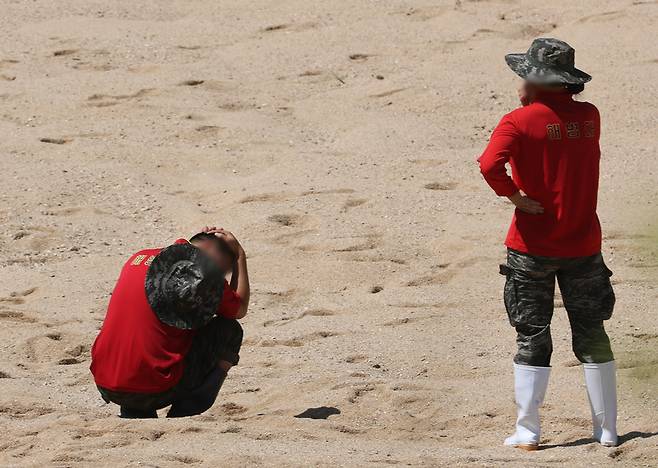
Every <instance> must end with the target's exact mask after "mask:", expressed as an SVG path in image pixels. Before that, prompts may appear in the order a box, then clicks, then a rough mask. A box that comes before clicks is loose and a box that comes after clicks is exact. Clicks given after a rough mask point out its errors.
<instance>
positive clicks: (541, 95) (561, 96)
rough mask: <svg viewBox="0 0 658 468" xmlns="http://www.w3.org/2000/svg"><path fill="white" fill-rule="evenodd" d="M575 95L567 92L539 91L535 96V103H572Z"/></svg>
mask: <svg viewBox="0 0 658 468" xmlns="http://www.w3.org/2000/svg"><path fill="white" fill-rule="evenodd" d="M572 98H573V94H571V93H568V92H566V91H543V90H542V91H538V92H537V94H536V95H535V101H559V102H564V101H571V100H572Z"/></svg>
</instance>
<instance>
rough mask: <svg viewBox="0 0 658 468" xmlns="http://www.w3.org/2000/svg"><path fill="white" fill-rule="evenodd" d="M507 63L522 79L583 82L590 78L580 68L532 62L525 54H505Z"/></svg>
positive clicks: (566, 82)
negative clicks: (555, 66) (564, 68)
mask: <svg viewBox="0 0 658 468" xmlns="http://www.w3.org/2000/svg"><path fill="white" fill-rule="evenodd" d="M505 62H507V65H508V66H509V67H510V68H511V69H512V71H514V73H516V74H517V75H519V76H520V77H521V78H523V79H524V80H527V81H530V82H533V83H539V84H584V83H587V82H588V81H590V80H591V79H592V77H591V76H590V75H588V74H587V73H585V72H584V71H582V70H579V69H577V68H573V69H572V70H561V69H559V68H553V67H548V66H545V65H539V64H535V63H532V62H530V61H529V60H528V57H527V55H526V54H507V55H506V56H505Z"/></svg>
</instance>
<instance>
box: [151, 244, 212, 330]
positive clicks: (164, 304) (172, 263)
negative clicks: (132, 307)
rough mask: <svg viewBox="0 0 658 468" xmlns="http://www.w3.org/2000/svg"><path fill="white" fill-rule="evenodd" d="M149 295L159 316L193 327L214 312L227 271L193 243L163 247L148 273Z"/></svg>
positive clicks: (173, 323) (167, 321) (179, 325)
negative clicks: (221, 268)
mask: <svg viewBox="0 0 658 468" xmlns="http://www.w3.org/2000/svg"><path fill="white" fill-rule="evenodd" d="M145 289H146V297H147V299H148V302H149V305H150V306H151V309H152V310H153V312H154V313H155V315H156V316H157V317H158V319H159V320H160V321H161V322H162V323H164V324H166V325H171V326H172V327H176V328H179V329H182V330H194V329H197V328H200V327H202V326H204V325H205V324H207V323H208V322H209V321H210V319H211V318H212V317H213V316H214V315H215V313H216V312H217V309H218V308H219V305H220V303H221V301H222V295H223V292H224V272H222V271H221V270H220V269H219V268H218V267H217V265H216V264H215V263H214V262H213V261H212V260H211V259H210V258H209V257H208V256H207V255H206V254H205V253H203V252H202V251H201V250H199V249H197V248H196V247H194V246H193V245H191V244H174V245H171V246H169V247H167V248H166V249H163V250H162V251H161V252H160V253H159V254H158V255H157V256H156V257H155V258H154V259H153V262H152V263H151V265H150V266H149V269H148V271H147V273H146V281H145Z"/></svg>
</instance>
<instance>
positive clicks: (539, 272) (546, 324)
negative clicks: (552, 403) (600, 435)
mask: <svg viewBox="0 0 658 468" xmlns="http://www.w3.org/2000/svg"><path fill="white" fill-rule="evenodd" d="M501 273H504V274H505V275H506V277H507V281H506V283H505V294H504V296H505V307H506V309H507V314H508V318H509V321H510V324H511V325H512V326H513V327H514V328H515V329H516V332H517V338H516V342H517V347H518V350H517V353H516V356H515V357H514V393H515V399H516V404H517V421H516V431H515V433H514V434H513V435H512V436H511V437H508V438H507V439H506V440H505V445H511V446H514V447H519V448H522V449H525V450H536V449H537V448H538V445H539V440H540V435H541V434H540V432H541V431H540V420H539V407H540V406H541V404H542V402H543V400H544V396H545V394H546V388H547V387H548V378H549V375H550V361H551V354H552V352H553V344H552V340H551V331H550V324H551V318H552V316H553V300H554V294H555V267H554V265H553V264H552V263H551V262H550V259H546V258H543V257H534V256H531V255H526V254H522V253H520V252H516V251H513V250H510V251H508V256H507V265H502V266H501Z"/></svg>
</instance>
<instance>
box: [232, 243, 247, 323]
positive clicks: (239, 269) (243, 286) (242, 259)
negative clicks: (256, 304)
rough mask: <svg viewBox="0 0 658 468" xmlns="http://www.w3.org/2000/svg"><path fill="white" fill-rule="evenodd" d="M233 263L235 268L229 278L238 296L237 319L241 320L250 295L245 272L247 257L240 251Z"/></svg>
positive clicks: (245, 313)
mask: <svg viewBox="0 0 658 468" xmlns="http://www.w3.org/2000/svg"><path fill="white" fill-rule="evenodd" d="M235 263H236V265H235V267H236V268H235V270H234V271H233V275H232V276H231V286H232V287H233V285H235V288H234V289H235V292H236V293H238V296H240V311H239V313H238V318H242V317H244V316H245V315H247V309H248V308H249V296H250V294H251V289H250V287H249V273H248V271H247V256H246V255H245V253H244V251H243V250H241V251H240V253H239V255H238V259H237V260H236V262H235Z"/></svg>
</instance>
